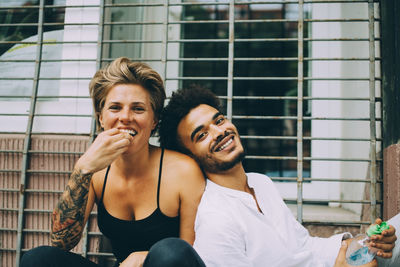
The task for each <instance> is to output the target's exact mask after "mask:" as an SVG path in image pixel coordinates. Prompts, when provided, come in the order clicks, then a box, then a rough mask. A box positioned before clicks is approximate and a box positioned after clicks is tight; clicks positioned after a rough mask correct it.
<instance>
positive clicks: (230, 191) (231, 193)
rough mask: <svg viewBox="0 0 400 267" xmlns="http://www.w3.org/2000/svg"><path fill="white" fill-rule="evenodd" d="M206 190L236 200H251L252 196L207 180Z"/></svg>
mask: <svg viewBox="0 0 400 267" xmlns="http://www.w3.org/2000/svg"><path fill="white" fill-rule="evenodd" d="M206 190H210V191H216V192H218V193H222V194H225V195H228V196H232V197H237V198H253V196H252V195H250V194H249V193H247V192H243V191H239V190H236V189H231V188H228V187H224V186H220V185H218V184H216V183H214V182H213V181H211V180H209V179H207V186H206Z"/></svg>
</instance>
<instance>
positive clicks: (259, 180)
mask: <svg viewBox="0 0 400 267" xmlns="http://www.w3.org/2000/svg"><path fill="white" fill-rule="evenodd" d="M246 175H247V179H248V182H249V183H251V184H264V185H265V184H271V185H272V184H273V182H272V180H271V178H269V177H268V176H267V175H265V174H262V173H257V172H248V173H246Z"/></svg>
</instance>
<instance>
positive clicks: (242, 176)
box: [205, 163, 249, 192]
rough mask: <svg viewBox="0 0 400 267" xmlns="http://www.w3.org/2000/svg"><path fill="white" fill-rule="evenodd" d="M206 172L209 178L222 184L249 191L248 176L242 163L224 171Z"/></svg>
mask: <svg viewBox="0 0 400 267" xmlns="http://www.w3.org/2000/svg"><path fill="white" fill-rule="evenodd" d="M205 173H206V175H207V178H208V179H210V180H211V181H213V182H214V183H216V184H218V185H220V186H223V187H227V188H230V189H235V190H239V191H244V192H249V186H248V184H247V177H246V173H245V171H244V168H243V165H242V163H238V164H236V165H235V166H234V167H233V168H231V169H229V170H226V171H223V172H218V173H210V172H207V171H206V172H205Z"/></svg>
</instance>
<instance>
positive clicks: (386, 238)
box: [370, 219, 397, 258]
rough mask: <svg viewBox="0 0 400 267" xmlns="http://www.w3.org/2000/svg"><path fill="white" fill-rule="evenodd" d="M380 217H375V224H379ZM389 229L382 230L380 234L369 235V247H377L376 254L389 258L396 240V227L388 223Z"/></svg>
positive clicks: (380, 221)
mask: <svg viewBox="0 0 400 267" xmlns="http://www.w3.org/2000/svg"><path fill="white" fill-rule="evenodd" d="M381 223H382V220H381V219H376V220H375V224H381ZM389 227H390V228H389V230H384V231H383V232H382V234H380V235H373V236H371V240H372V242H371V243H370V245H371V247H375V248H377V249H379V251H378V252H377V253H376V255H377V256H379V257H381V258H391V257H392V250H393V248H394V243H395V242H396V240H397V237H396V235H395V233H396V229H395V228H394V227H393V226H392V225H390V226H389Z"/></svg>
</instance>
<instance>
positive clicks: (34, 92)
mask: <svg viewBox="0 0 400 267" xmlns="http://www.w3.org/2000/svg"><path fill="white" fill-rule="evenodd" d="M43 7H44V0H40V1H39V17H38V21H39V25H38V34H37V48H36V63H35V74H34V80H33V88H32V97H31V102H30V108H29V119H28V124H27V127H26V133H25V140H24V152H23V154H22V170H21V180H20V196H19V207H18V208H19V209H18V232H17V252H16V259H15V262H16V263H15V264H16V266H19V262H20V258H21V248H22V239H23V234H22V229H23V222H24V206H25V192H24V190H25V183H26V174H27V168H28V150H29V147H30V144H31V133H32V126H33V118H34V116H35V108H36V96H37V93H38V87H39V77H40V64H41V60H42V46H43V44H42V41H43V21H44V12H43Z"/></svg>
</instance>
